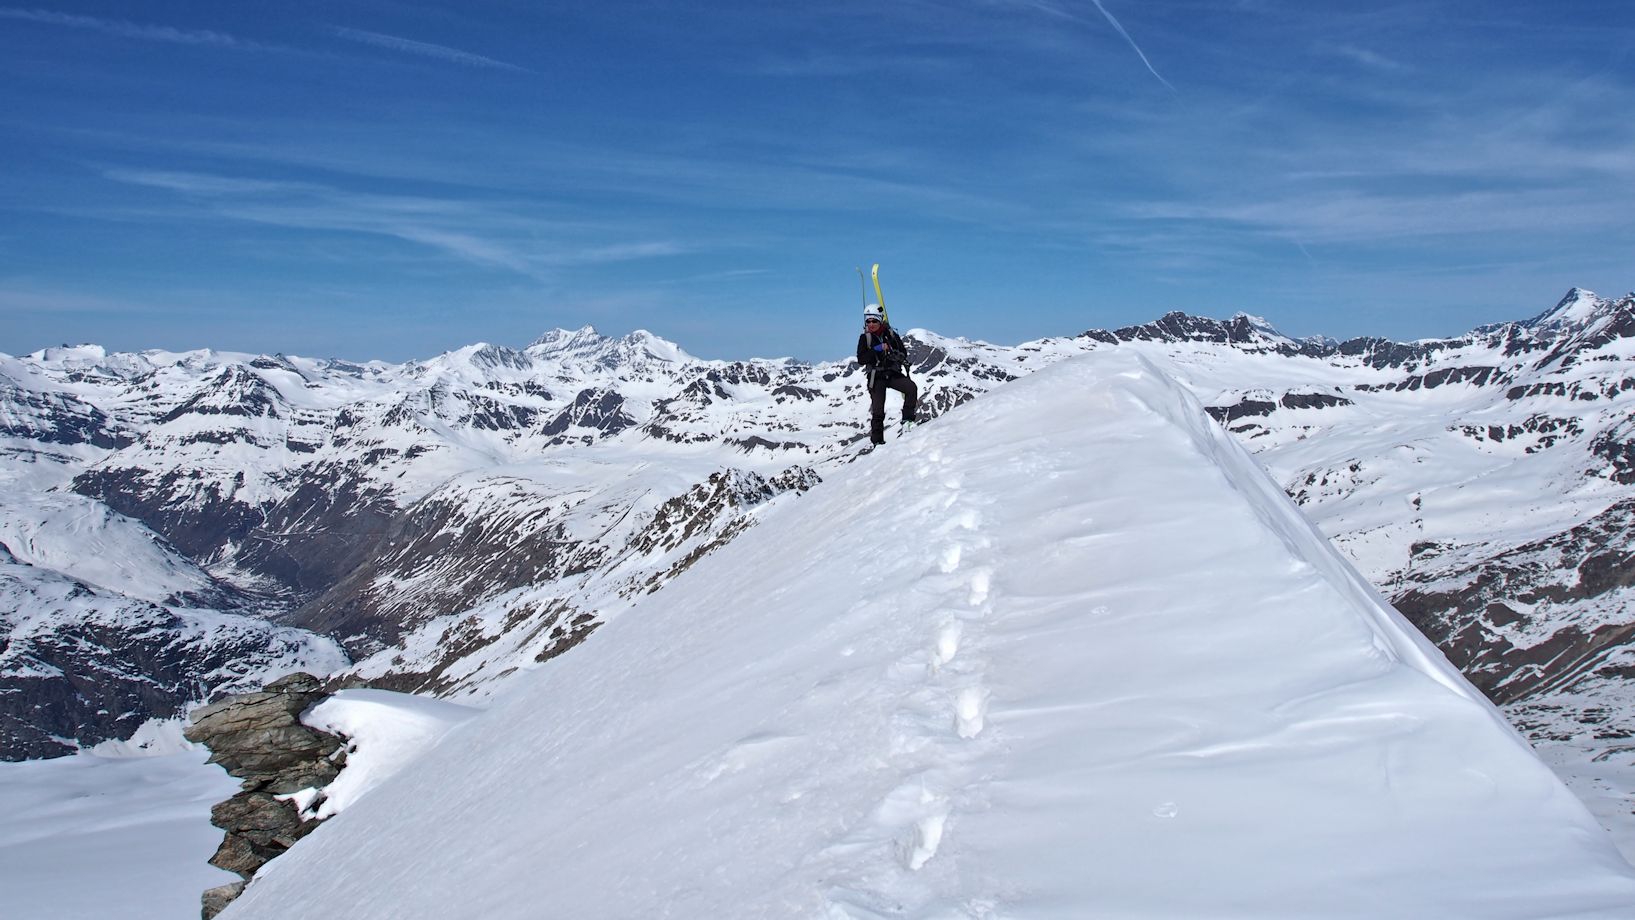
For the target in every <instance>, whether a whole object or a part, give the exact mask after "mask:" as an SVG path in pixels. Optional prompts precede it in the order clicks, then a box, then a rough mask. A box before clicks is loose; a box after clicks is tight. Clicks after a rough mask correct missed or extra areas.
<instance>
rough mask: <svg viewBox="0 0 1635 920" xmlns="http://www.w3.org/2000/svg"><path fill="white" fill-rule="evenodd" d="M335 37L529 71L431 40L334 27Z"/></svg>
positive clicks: (468, 63) (469, 64)
mask: <svg viewBox="0 0 1635 920" xmlns="http://www.w3.org/2000/svg"><path fill="white" fill-rule="evenodd" d="M330 31H331V32H332V33H333V34H334V35H335V36H336V37H337V38H344V39H346V40H348V41H354V42H360V43H362V44H365V45H374V46H375V47H377V48H386V49H388V50H390V51H400V52H402V53H404V54H414V55H419V56H420V57H428V58H435V59H437V60H440V61H449V62H451V63H455V64H464V65H465V66H467V67H486V68H489V69H492V70H508V71H511V72H513V73H533V71H531V70H529V69H528V68H526V67H519V66H517V65H516V64H512V63H509V62H507V61H500V60H496V59H494V58H491V57H485V56H484V55H481V54H473V53H471V52H470V51H461V50H460V49H458V48H450V47H448V46H446V45H434V44H432V43H431V42H422V41H415V40H414V39H412V38H403V37H401V36H397V35H386V34H383V33H380V32H366V31H364V30H363V29H348V28H343V27H339V26H337V27H335V28H333V29H331V30H330Z"/></svg>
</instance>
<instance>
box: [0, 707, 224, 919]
mask: <svg viewBox="0 0 1635 920" xmlns="http://www.w3.org/2000/svg"><path fill="white" fill-rule="evenodd" d="M208 756H209V752H208V751H206V750H205V749H204V748H202V747H194V746H192V745H189V744H188V743H187V742H186V741H183V740H182V739H181V729H180V724H179V723H176V722H170V723H167V724H166V725H165V726H164V727H162V728H161V727H158V726H157V723H153V722H150V723H148V724H147V725H145V726H144V727H143V729H142V730H141V731H139V732H138V733H137V737H136V738H134V739H132V740H131V741H111V742H105V743H104V744H100V745H97V747H96V748H95V749H93V750H90V751H81V752H80V753H78V754H75V755H73V756H71V757H61V758H57V759H55V760H33V761H25V762H23V763H0V916H5V917H6V918H8V920H111V918H118V920H182V918H188V917H197V916H198V915H199V892H201V891H203V890H204V889H206V888H213V887H215V886H217V885H225V884H227V883H228V882H231V881H235V880H236V879H237V878H238V876H236V875H233V874H232V873H231V872H224V871H222V870H220V869H216V868H214V867H212V866H210V865H208V864H207V863H206V862H205V860H208V859H209V858H210V854H212V853H214V852H215V851H216V847H217V846H218V845H219V844H220V843H221V832H220V831H218V830H217V829H215V828H213V827H211V826H210V806H211V805H213V804H215V803H216V802H219V801H221V800H223V799H225V798H227V797H228V796H230V795H232V794H233V793H235V792H237V791H238V781H237V780H234V779H233V778H231V777H229V776H228V775H227V773H226V772H225V771H223V770H222V769H221V768H220V767H218V766H214V765H206V764H205V759H206V758H207V757H208Z"/></svg>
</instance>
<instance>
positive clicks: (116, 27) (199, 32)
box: [0, 7, 266, 49]
mask: <svg viewBox="0 0 1635 920" xmlns="http://www.w3.org/2000/svg"><path fill="white" fill-rule="evenodd" d="M0 19H17V20H22V21H25V22H37V23H42V24H44V25H53V26H63V27H65V28H70V29H85V30H89V31H92V32H101V33H103V34H106V35H117V36H119V37H120V38H135V39H141V40H143V41H157V42H172V43H175V44H181V45H215V46H217V47H222V48H248V49H261V48H264V47H266V46H264V45H260V44H257V43H255V42H247V41H243V40H241V39H238V38H235V37H234V36H232V35H228V34H227V33H225V32H213V31H210V30H206V29H178V28H175V27H174V26H159V25H147V24H143V23H137V22H129V21H127V20H123V19H101V18H98V17H96V16H79V15H75V14H73V13H58V12H54V11H51V10H35V9H18V8H15V7H0Z"/></svg>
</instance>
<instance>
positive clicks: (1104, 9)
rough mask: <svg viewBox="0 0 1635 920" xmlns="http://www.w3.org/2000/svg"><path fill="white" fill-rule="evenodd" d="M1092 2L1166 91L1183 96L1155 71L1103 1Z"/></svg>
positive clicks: (1091, 0)
mask: <svg viewBox="0 0 1635 920" xmlns="http://www.w3.org/2000/svg"><path fill="white" fill-rule="evenodd" d="M1090 2H1091V3H1094V4H1095V5H1096V9H1098V10H1101V15H1103V16H1105V17H1107V21H1108V22H1110V23H1112V25H1113V28H1115V29H1117V30H1118V34H1120V35H1122V36H1124V40H1125V41H1127V42H1129V43H1130V47H1131V48H1133V49H1135V54H1136V56H1137V57H1139V58H1141V63H1143V64H1145V65H1147V70H1148V71H1149V72H1150V73H1151V74H1152V75H1153V76H1155V77H1157V78H1158V82H1159V83H1162V84H1164V87H1165V88H1166V89H1168V90H1169V91H1170V92H1172V93H1175V95H1177V96H1179V95H1181V94H1180V93H1178V92H1176V91H1175V87H1173V86H1170V82H1169V81H1168V80H1166V79H1164V77H1163V75H1162V74H1160V73H1159V72H1158V71H1157V70H1154V69H1153V66H1152V62H1151V61H1149V60H1147V55H1146V54H1145V53H1143V52H1142V50H1141V46H1140V45H1137V44H1136V43H1135V39H1133V38H1131V37H1130V33H1128V32H1126V31H1124V27H1123V26H1122V25H1120V24H1119V22H1118V20H1117V19H1115V18H1113V14H1112V13H1109V12H1107V7H1105V6H1102V5H1101V0H1090Z"/></svg>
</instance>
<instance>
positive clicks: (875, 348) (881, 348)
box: [874, 342, 886, 351]
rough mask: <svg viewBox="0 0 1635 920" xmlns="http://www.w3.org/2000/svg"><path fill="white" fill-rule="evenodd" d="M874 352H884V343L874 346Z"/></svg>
mask: <svg viewBox="0 0 1635 920" xmlns="http://www.w3.org/2000/svg"><path fill="white" fill-rule="evenodd" d="M874 350H875V351H885V350H886V343H885V342H881V343H880V344H878V345H876V346H874Z"/></svg>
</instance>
